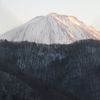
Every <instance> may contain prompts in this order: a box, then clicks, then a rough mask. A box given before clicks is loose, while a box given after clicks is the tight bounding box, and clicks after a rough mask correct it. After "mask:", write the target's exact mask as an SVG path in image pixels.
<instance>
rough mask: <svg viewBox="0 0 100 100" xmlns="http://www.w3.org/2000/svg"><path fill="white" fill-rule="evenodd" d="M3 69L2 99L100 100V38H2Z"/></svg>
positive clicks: (0, 63) (0, 56) (0, 58)
mask: <svg viewBox="0 0 100 100" xmlns="http://www.w3.org/2000/svg"><path fill="white" fill-rule="evenodd" d="M0 71H1V72H0V99H1V100H99V97H100V42H99V41H93V40H86V41H80V42H76V43H74V44H70V45H43V44H35V43H28V42H22V43H11V42H6V41H1V42H0ZM7 73H8V74H7Z"/></svg>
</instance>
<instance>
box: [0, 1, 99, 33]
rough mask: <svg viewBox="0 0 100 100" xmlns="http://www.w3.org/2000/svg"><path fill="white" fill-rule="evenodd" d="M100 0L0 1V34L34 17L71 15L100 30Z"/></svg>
mask: <svg viewBox="0 0 100 100" xmlns="http://www.w3.org/2000/svg"><path fill="white" fill-rule="evenodd" d="M99 10H100V0H0V33H4V32H6V31H8V30H10V29H12V28H14V27H16V26H19V25H21V24H23V23H25V22H27V21H29V20H31V19H32V18H34V17H36V16H41V15H47V14H48V13H51V12H55V13H58V14H64V15H72V16H75V17H77V18H79V19H80V20H81V21H83V22H85V23H87V24H88V25H93V26H94V27H96V28H97V29H98V30H100V11H99Z"/></svg>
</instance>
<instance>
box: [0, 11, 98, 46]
mask: <svg viewBox="0 0 100 100" xmlns="http://www.w3.org/2000/svg"><path fill="white" fill-rule="evenodd" d="M0 39H7V40H8V41H29V42H36V43H43V44H69V43H72V42H75V41H78V40H82V39H96V40H99V39H100V32H98V31H96V30H95V29H94V28H92V27H90V26H87V25H85V24H84V23H83V22H81V21H79V20H78V19H77V18H75V17H73V16H65V15H59V14H56V13H51V14H49V15H47V16H38V17H36V18H34V19H32V20H31V21H29V22H27V23H26V24H24V25H22V26H19V27H18V28H15V29H13V30H11V31H9V32H7V33H4V34H2V35H1V36H0Z"/></svg>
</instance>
